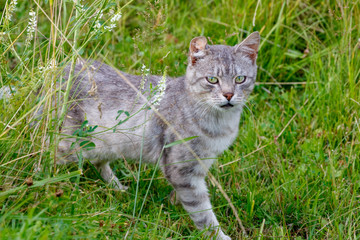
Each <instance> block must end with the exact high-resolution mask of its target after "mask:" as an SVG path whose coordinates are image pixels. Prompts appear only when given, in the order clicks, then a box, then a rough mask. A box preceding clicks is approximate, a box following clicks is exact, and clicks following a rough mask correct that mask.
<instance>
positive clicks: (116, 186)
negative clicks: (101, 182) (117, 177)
mask: <svg viewBox="0 0 360 240" xmlns="http://www.w3.org/2000/svg"><path fill="white" fill-rule="evenodd" d="M110 186H111V187H112V188H113V189H114V190H116V191H120V192H125V191H126V190H128V189H129V187H127V186H124V185H122V184H121V183H120V182H119V181H112V182H111V183H110Z"/></svg>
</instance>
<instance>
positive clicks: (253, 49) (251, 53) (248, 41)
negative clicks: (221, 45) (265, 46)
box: [234, 32, 260, 64]
mask: <svg viewBox="0 0 360 240" xmlns="http://www.w3.org/2000/svg"><path fill="white" fill-rule="evenodd" d="M259 45H260V34H259V32H253V33H251V34H250V35H249V36H248V37H247V38H245V40H244V41H242V42H241V43H239V44H238V45H236V46H234V48H235V53H242V54H244V55H245V56H247V57H249V58H250V60H252V62H253V64H254V63H255V62H256V58H257V55H258V50H259Z"/></svg>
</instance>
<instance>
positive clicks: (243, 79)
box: [235, 76, 246, 83]
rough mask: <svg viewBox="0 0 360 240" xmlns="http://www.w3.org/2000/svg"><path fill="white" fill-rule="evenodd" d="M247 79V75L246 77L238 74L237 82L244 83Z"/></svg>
mask: <svg viewBox="0 0 360 240" xmlns="http://www.w3.org/2000/svg"><path fill="white" fill-rule="evenodd" d="M245 80H246V77H245V76H237V77H236V78H235V82H236V83H244V82H245Z"/></svg>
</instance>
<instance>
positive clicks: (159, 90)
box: [152, 70, 166, 105]
mask: <svg viewBox="0 0 360 240" xmlns="http://www.w3.org/2000/svg"><path fill="white" fill-rule="evenodd" d="M165 89H166V70H165V71H164V74H163V76H162V78H161V80H160V81H159V83H158V85H157V93H156V95H155V97H154V100H153V101H152V104H153V105H159V104H160V101H161V99H162V98H163V97H164V95H165Z"/></svg>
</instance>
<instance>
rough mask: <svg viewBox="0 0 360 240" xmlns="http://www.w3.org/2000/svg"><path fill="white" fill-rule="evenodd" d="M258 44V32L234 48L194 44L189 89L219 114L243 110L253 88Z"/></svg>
mask: <svg viewBox="0 0 360 240" xmlns="http://www.w3.org/2000/svg"><path fill="white" fill-rule="evenodd" d="M259 44H260V35H259V33H258V32H253V33H252V34H250V35H249V36H248V37H247V38H246V39H245V40H244V41H242V42H241V43H239V44H237V45H235V46H226V45H208V44H207V40H206V38H205V37H196V38H194V39H193V40H191V42H190V53H189V59H188V61H189V62H188V67H187V71H186V87H187V89H188V90H189V91H190V93H191V94H192V95H193V97H194V98H195V99H196V101H197V102H199V103H202V104H206V105H207V106H210V107H212V108H214V109H216V110H219V111H232V110H239V109H242V107H243V105H244V104H245V101H246V98H247V97H248V95H249V94H250V93H251V91H252V90H253V88H254V84H255V78H256V73H257V65H256V58H257V52H258V48H259Z"/></svg>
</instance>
